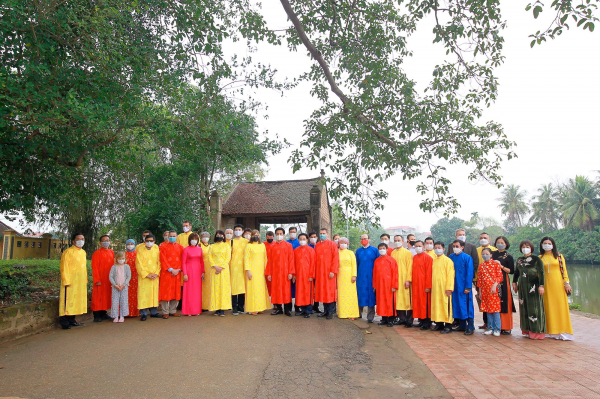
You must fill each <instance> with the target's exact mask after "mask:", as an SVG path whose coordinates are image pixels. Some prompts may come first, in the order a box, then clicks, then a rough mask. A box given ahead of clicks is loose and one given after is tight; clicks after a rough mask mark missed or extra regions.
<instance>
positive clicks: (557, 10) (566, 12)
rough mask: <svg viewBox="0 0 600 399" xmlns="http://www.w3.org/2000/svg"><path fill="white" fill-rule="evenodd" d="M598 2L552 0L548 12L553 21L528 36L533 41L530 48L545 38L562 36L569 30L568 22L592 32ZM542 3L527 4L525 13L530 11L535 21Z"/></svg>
mask: <svg viewBox="0 0 600 399" xmlns="http://www.w3.org/2000/svg"><path fill="white" fill-rule="evenodd" d="M599 2H600V1H599V0H585V1H573V0H554V1H553V2H552V4H551V5H550V7H549V8H550V10H551V12H553V17H554V18H553V19H552V22H551V24H550V26H548V27H547V28H546V29H545V30H543V31H539V30H538V31H537V32H536V33H534V34H532V35H529V37H532V38H533V40H532V41H531V44H530V45H531V47H533V46H535V45H536V44H538V45H539V44H542V42H545V41H546V39H547V38H549V39H555V38H556V37H557V36H560V35H562V33H563V31H564V30H565V28H566V29H567V30H568V29H569V28H570V26H569V24H568V22H570V21H571V20H573V23H574V24H577V27H578V28H580V27H582V26H583V28H582V29H583V30H586V29H587V30H589V31H590V32H593V31H594V28H595V23H597V22H598V21H599V20H598V16H597V13H598V5H597V3H599ZM544 7H545V5H544V3H542V2H541V1H540V0H536V1H535V2H534V3H529V4H528V5H527V7H526V8H525V10H526V11H532V13H533V18H535V19H537V18H538V17H539V15H540V13H541V12H542V11H543V10H544Z"/></svg>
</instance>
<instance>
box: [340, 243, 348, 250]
mask: <svg viewBox="0 0 600 399" xmlns="http://www.w3.org/2000/svg"><path fill="white" fill-rule="evenodd" d="M340 249H348V244H343V243H342V244H340Z"/></svg>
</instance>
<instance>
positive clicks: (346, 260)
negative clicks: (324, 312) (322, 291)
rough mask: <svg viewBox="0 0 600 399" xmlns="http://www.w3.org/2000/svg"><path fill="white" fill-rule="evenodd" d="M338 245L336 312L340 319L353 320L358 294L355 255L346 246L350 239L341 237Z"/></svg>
mask: <svg viewBox="0 0 600 399" xmlns="http://www.w3.org/2000/svg"><path fill="white" fill-rule="evenodd" d="M338 245H339V247H340V249H339V259H340V266H339V271H338V275H337V289H338V298H337V302H338V304H337V314H338V318H340V319H350V320H354V319H355V318H356V317H358V316H359V314H358V294H357V292H356V275H357V268H356V257H355V256H354V252H352V251H351V250H350V249H348V247H349V246H350V241H349V240H348V239H347V238H346V237H341V238H340V240H339V242H338Z"/></svg>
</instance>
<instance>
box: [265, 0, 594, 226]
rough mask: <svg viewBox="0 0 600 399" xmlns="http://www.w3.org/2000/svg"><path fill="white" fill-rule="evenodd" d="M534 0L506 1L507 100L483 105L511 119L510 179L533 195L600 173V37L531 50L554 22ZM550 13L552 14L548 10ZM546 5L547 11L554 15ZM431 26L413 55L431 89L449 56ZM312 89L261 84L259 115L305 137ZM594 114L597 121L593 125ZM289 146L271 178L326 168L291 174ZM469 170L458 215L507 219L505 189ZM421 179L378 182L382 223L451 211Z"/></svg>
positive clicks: (275, 53) (290, 62) (279, 18)
mask: <svg viewBox="0 0 600 399" xmlns="http://www.w3.org/2000/svg"><path fill="white" fill-rule="evenodd" d="M263 4H268V5H265V9H266V11H267V18H268V23H269V26H270V27H271V28H272V29H282V28H285V27H287V26H288V24H289V23H288V22H286V15H285V13H284V11H283V9H282V8H281V6H280V3H279V1H275V0H272V1H268V2H265V3H263ZM526 5H527V1H524V2H522V1H514V0H513V1H503V2H502V12H503V16H504V18H505V19H506V20H507V21H508V27H507V29H506V30H505V31H504V37H505V41H506V42H505V46H504V53H503V54H504V55H505V56H506V62H505V64H504V65H503V66H502V67H501V68H500V69H499V70H497V73H496V74H497V76H498V78H499V82H500V90H499V98H498V100H497V102H496V104H494V105H493V106H492V107H491V108H490V109H488V110H486V111H485V115H484V119H483V120H482V123H484V122H485V121H486V120H494V121H496V122H499V123H501V124H502V125H503V126H504V129H505V132H506V134H507V135H508V137H509V139H510V140H513V141H516V142H517V148H516V151H517V153H518V156H519V158H518V159H514V160H511V161H509V162H506V163H504V164H503V167H502V174H503V176H504V178H503V182H504V183H507V184H511V183H512V184H518V185H520V186H521V187H523V188H525V189H526V190H527V191H528V193H529V194H530V195H531V194H533V193H535V191H536V190H537V188H538V187H539V186H540V185H541V184H542V183H547V182H550V181H556V180H565V179H568V178H571V177H574V176H575V175H576V174H584V175H588V176H595V174H594V170H596V169H600V164H599V163H598V160H597V159H598V156H599V151H598V144H599V140H598V139H597V138H596V134H598V124H597V121H598V120H599V118H598V114H599V113H600V112H599V109H600V102H599V101H598V95H599V93H600V73H598V65H599V64H600V62H599V61H600V35H599V34H598V33H589V32H588V31H587V30H586V31H581V30H575V29H572V30H571V31H567V32H566V33H565V34H563V36H562V37H560V38H559V39H557V40H554V41H550V42H548V43H545V44H543V45H542V46H535V47H534V48H533V49H532V48H530V45H529V43H530V42H531V39H530V38H529V37H528V36H529V34H531V33H532V32H534V31H536V30H539V29H542V28H543V27H545V26H547V21H536V20H534V19H533V17H532V15H531V13H530V12H526V11H525V10H524V9H525V6H526ZM542 15H544V14H543V13H542ZM549 16H550V15H549V12H548V11H546V15H545V17H549ZM431 28H432V26H431V25H427V24H423V26H421V29H420V31H419V32H418V33H417V34H416V35H415V36H414V37H412V38H411V39H410V41H409V46H411V47H412V49H413V50H414V57H413V58H412V59H411V60H409V61H407V62H406V71H407V73H408V75H409V76H410V77H411V78H413V79H415V80H416V81H417V82H418V86H417V87H418V88H419V89H421V90H422V89H423V88H424V87H425V86H426V85H427V84H428V82H429V80H430V77H431V71H432V69H433V66H434V65H435V64H436V63H438V62H440V60H441V57H444V56H445V51H444V50H443V49H442V48H441V46H439V45H433V44H431V42H432V39H433V36H432V34H431ZM257 55H258V56H259V57H260V58H261V61H264V62H269V63H271V64H272V65H273V66H274V67H276V68H277V69H278V70H279V71H280V76H284V75H285V76H292V75H297V74H298V73H300V72H302V71H305V70H307V69H308V68H309V67H310V63H311V62H312V61H311V60H310V58H309V57H308V56H306V54H305V52H304V51H301V52H298V53H289V52H288V51H287V50H286V49H285V48H269V47H268V46H261V47H260V48H259V51H258V54H257ZM309 89H310V88H309V87H308V86H304V87H299V88H296V89H294V90H292V91H289V92H286V93H285V95H284V96H283V98H282V97H281V96H279V95H278V94H274V93H270V92H267V91H261V93H260V94H261V100H262V101H264V102H265V103H266V104H267V105H268V107H269V109H268V114H269V119H267V120H264V119H262V118H260V119H259V126H260V128H261V129H263V130H268V131H269V132H270V133H278V134H279V135H280V136H281V137H285V138H287V139H288V141H290V142H292V143H294V144H298V143H299V141H300V138H301V136H302V134H303V132H304V130H303V120H304V119H306V118H307V117H308V116H309V115H310V114H311V112H312V111H313V110H314V109H315V108H316V107H318V106H319V105H320V103H319V102H318V101H317V100H316V99H313V98H312V97H311V96H310V93H309ZM594 121H596V123H594ZM290 152H291V149H290V150H288V151H285V152H284V153H282V154H280V155H278V156H275V157H273V158H272V159H271V160H270V169H269V173H268V175H267V177H266V179H267V180H283V179H292V178H294V179H295V178H299V179H300V178H310V177H315V176H317V175H318V171H314V170H313V171H310V170H302V171H300V172H297V173H296V174H295V175H292V174H291V173H292V170H291V167H290V165H289V163H288V162H287V159H288V158H289V154H290ZM469 170H470V169H469V168H467V167H463V166H458V167H452V168H451V169H449V172H450V178H451V180H452V182H453V185H452V194H453V195H454V196H455V197H456V198H457V199H458V201H459V202H460V204H461V209H460V210H459V212H458V214H457V215H456V216H458V217H460V218H463V219H469V218H470V215H471V213H472V212H479V215H480V216H487V217H494V218H496V219H497V220H498V221H501V220H502V217H501V215H500V211H499V209H498V202H497V201H496V198H498V197H499V196H500V190H499V189H497V188H496V187H494V186H491V185H489V184H487V183H472V182H469V181H468V179H467V177H466V176H467V174H468V171H469ZM420 182H421V180H416V181H413V182H406V181H403V180H402V178H401V177H400V176H395V177H393V178H390V179H389V180H387V181H385V182H384V183H382V184H381V185H380V187H381V188H383V189H384V190H386V191H388V192H389V199H388V200H387V201H386V203H385V210H384V211H383V212H380V217H381V220H382V224H383V225H384V227H389V226H395V225H409V226H413V227H416V228H418V229H420V230H422V231H427V230H429V229H430V226H431V225H432V224H433V223H435V222H436V221H437V219H438V218H440V217H443V215H441V214H438V215H436V214H431V213H424V212H422V211H421V210H420V209H419V206H418V204H419V202H420V201H421V197H420V195H419V194H418V193H417V192H416V190H415V187H416V186H417V184H418V183H420Z"/></svg>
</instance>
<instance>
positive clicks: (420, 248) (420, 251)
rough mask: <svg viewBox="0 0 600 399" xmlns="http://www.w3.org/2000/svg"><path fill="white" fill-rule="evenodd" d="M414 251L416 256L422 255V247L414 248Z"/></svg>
mask: <svg viewBox="0 0 600 399" xmlns="http://www.w3.org/2000/svg"><path fill="white" fill-rule="evenodd" d="M415 251H416V252H417V253H418V254H421V253H423V247H415Z"/></svg>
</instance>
